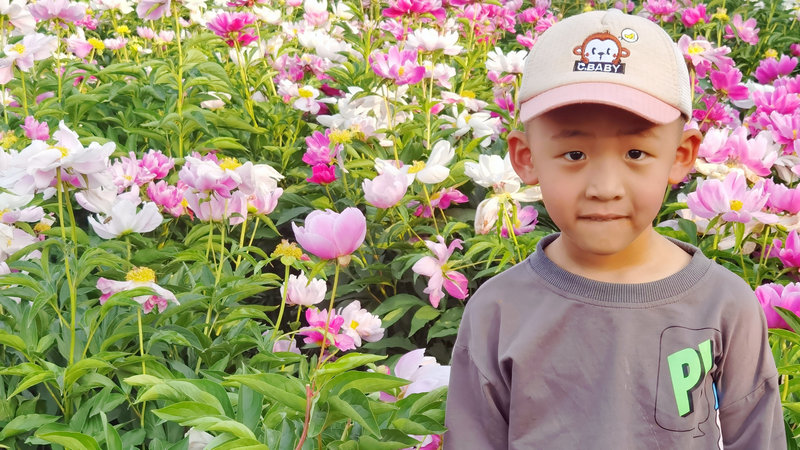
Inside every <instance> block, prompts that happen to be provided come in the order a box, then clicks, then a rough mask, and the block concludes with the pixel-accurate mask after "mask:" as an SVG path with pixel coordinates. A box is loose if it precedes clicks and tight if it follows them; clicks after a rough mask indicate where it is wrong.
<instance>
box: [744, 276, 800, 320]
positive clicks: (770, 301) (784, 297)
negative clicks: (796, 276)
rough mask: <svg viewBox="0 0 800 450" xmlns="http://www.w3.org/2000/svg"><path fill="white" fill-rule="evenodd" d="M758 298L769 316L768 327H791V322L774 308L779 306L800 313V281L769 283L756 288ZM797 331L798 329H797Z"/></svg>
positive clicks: (765, 313)
mask: <svg viewBox="0 0 800 450" xmlns="http://www.w3.org/2000/svg"><path fill="white" fill-rule="evenodd" d="M755 292H756V298H758V302H759V303H761V307H762V308H764V315H765V316H766V318H767V327H769V328H783V329H786V330H789V329H791V328H790V327H789V324H787V323H786V321H785V320H783V318H782V317H781V316H780V315H779V314H778V312H777V311H776V310H775V308H773V307H774V306H779V307H781V308H785V309H788V310H790V311H792V312H794V313H795V314H800V283H789V284H787V285H786V286H782V285H780V284H775V283H769V284H764V285H761V286H759V287H757V288H756V289H755ZM795 331H797V330H795Z"/></svg>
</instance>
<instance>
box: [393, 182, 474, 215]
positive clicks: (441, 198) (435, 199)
mask: <svg viewBox="0 0 800 450" xmlns="http://www.w3.org/2000/svg"><path fill="white" fill-rule="evenodd" d="M468 201H469V197H467V196H466V195H464V194H462V193H461V191H459V190H458V189H456V188H454V187H449V188H445V189H442V190H440V191H438V192H434V193H433V195H431V204H430V206H428V205H425V204H423V203H420V202H418V201H413V202H410V203H409V204H408V205H407V206H408V207H409V208H413V207H414V206H416V207H417V209H416V210H414V215H415V216H417V217H431V216H433V209H434V208H441V209H447V208H449V207H450V204H451V203H455V204H458V203H465V202H468Z"/></svg>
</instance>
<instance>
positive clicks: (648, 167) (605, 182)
mask: <svg viewBox="0 0 800 450" xmlns="http://www.w3.org/2000/svg"><path fill="white" fill-rule="evenodd" d="M508 141H509V152H510V153H511V162H512V165H513V166H514V169H515V170H516V172H517V174H519V176H520V177H521V178H522V180H523V181H524V182H525V183H527V184H529V185H535V184H537V183H538V184H539V185H540V186H541V189H542V197H543V202H544V205H545V208H546V209H547V212H548V213H549V215H550V217H551V219H552V220H553V222H555V224H556V225H557V226H558V227H559V228H560V229H561V232H562V237H563V238H564V239H563V241H564V244H565V245H567V246H569V247H572V250H573V251H575V254H585V255H586V256H589V255H597V256H602V255H605V256H609V255H614V254H617V253H620V252H622V251H624V250H627V249H628V248H629V246H630V245H631V244H632V243H634V242H635V241H636V239H637V238H639V236H641V235H642V233H643V232H644V231H646V230H652V221H653V219H654V218H655V217H656V215H657V214H658V211H659V210H660V208H661V204H662V202H663V199H664V193H665V190H666V187H667V185H668V183H678V182H680V181H682V180H683V179H684V177H685V176H686V174H687V173H688V171H689V170H690V169H691V168H692V167H693V164H694V159H695V157H696V156H697V147H698V146H699V143H700V134H699V132H696V131H694V130H690V131H687V132H683V121H682V120H681V119H678V120H676V121H674V122H672V123H668V124H664V125H658V124H653V123H652V122H649V121H647V120H646V119H643V118H641V117H639V116H637V115H635V114H632V113H630V112H627V111H625V110H622V109H619V108H615V107H611V106H606V105H600V104H580V105H571V106H565V107H562V108H558V109H555V110H553V111H550V112H548V113H546V114H544V115H541V116H539V117H536V118H534V119H531V120H530V121H529V122H528V123H527V124H526V133H525V134H523V133H521V132H512V133H511V134H509V137H508ZM587 252H588V253H587Z"/></svg>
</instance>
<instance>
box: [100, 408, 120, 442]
mask: <svg viewBox="0 0 800 450" xmlns="http://www.w3.org/2000/svg"><path fill="white" fill-rule="evenodd" d="M100 417H101V418H102V419H103V434H105V438H106V450H122V439H120V437H119V433H118V432H117V429H116V428H114V426H113V425H111V424H110V423H108V418H107V417H106V413H104V412H103V411H100Z"/></svg>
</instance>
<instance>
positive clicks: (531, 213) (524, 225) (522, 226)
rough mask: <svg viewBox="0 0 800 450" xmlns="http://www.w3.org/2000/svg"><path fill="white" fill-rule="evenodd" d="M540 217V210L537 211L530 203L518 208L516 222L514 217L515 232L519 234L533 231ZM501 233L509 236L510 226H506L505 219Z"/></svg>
mask: <svg viewBox="0 0 800 450" xmlns="http://www.w3.org/2000/svg"><path fill="white" fill-rule="evenodd" d="M538 217H539V211H537V210H536V208H534V207H533V206H530V205H529V206H526V207H524V208H518V209H517V220H516V222H514V220H513V218H512V228H513V229H514V234H515V235H517V236H519V235H522V234H525V233H528V232H530V231H533V229H534V228H536V224H537V223H538V221H537V219H538ZM500 235H501V236H503V237H508V227H506V223H505V221H504V222H503V227H502V228H501V229H500Z"/></svg>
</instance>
